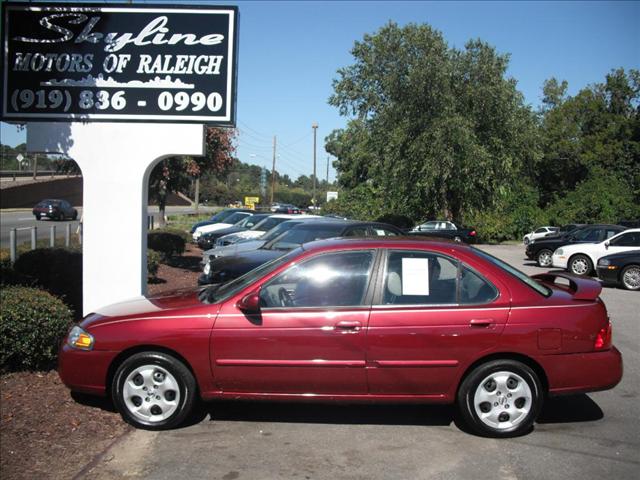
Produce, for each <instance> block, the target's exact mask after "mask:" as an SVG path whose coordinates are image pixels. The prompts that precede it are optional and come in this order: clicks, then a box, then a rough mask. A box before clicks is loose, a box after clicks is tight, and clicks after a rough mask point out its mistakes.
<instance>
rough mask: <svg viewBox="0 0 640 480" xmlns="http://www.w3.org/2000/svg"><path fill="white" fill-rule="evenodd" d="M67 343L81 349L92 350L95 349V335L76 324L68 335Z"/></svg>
mask: <svg viewBox="0 0 640 480" xmlns="http://www.w3.org/2000/svg"><path fill="white" fill-rule="evenodd" d="M67 345H69V346H70V347H72V348H77V349H79V350H91V349H93V335H91V334H89V333H87V332H85V331H84V330H83V329H82V328H81V327H79V326H77V325H76V326H75V327H73V328H72V329H71V331H70V332H69V335H68V336H67Z"/></svg>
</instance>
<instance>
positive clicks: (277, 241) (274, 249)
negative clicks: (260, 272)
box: [198, 220, 402, 285]
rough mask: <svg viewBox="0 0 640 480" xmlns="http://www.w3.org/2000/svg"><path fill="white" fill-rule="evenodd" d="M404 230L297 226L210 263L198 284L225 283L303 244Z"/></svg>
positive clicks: (342, 224) (349, 224)
mask: <svg viewBox="0 0 640 480" xmlns="http://www.w3.org/2000/svg"><path fill="white" fill-rule="evenodd" d="M398 235H402V230H400V229H399V228H397V227H394V226H393V225H388V224H386V223H378V222H356V221H348V220H331V221H329V220H323V221H320V220H318V221H315V222H306V223H302V224H300V225H296V226H295V227H293V228H292V229H291V230H289V231H287V232H286V233H283V234H282V235H280V236H279V237H276V238H274V239H273V240H271V241H270V242H268V243H266V244H264V245H263V246H262V247H260V248H258V249H257V250H253V251H251V252H244V253H241V254H238V255H235V256H233V257H219V258H215V259H213V260H211V259H210V260H209V262H207V264H206V265H205V266H204V269H203V273H202V275H200V277H199V278H198V285H208V284H211V283H225V282H228V281H230V280H233V279H234V278H237V277H239V276H241V275H244V274H245V273H247V272H248V271H249V270H252V269H254V268H256V267H258V266H260V265H262V264H263V263H266V262H268V261H269V260H273V259H274V258H277V257H280V256H282V255H284V253H285V252H288V251H289V250H293V249H294V248H298V247H299V246H300V245H302V244H303V243H307V242H312V241H314V240H318V239H322V238H333V237H370V236H398Z"/></svg>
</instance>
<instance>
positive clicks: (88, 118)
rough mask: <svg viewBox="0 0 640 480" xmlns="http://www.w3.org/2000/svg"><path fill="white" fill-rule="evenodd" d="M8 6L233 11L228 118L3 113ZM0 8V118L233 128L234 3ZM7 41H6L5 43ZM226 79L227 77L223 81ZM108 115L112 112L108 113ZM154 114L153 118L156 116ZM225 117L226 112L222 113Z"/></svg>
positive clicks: (64, 4) (52, 4)
mask: <svg viewBox="0 0 640 480" xmlns="http://www.w3.org/2000/svg"><path fill="white" fill-rule="evenodd" d="M12 7H18V8H20V9H22V10H33V9H48V8H61V7H62V8H91V9H99V10H105V9H128V10H153V9H162V10H175V11H179V10H222V11H229V12H230V13H231V12H233V21H230V22H229V27H230V28H233V35H230V38H229V44H230V48H232V49H233V50H232V54H231V56H230V60H231V66H230V68H229V73H228V75H231V94H230V95H228V98H227V102H228V104H229V105H230V108H229V119H228V120H226V119H225V118H224V117H223V118H222V120H221V119H220V117H211V119H210V120H202V119H198V120H195V119H193V118H189V117H188V116H182V115H181V116H179V117H178V116H174V118H166V117H165V118H150V119H149V118H131V117H130V116H126V115H122V116H121V117H119V118H113V117H111V118H96V117H95V116H96V115H101V114H91V113H87V114H80V115H78V114H59V113H52V114H49V115H52V116H51V117H48V116H45V115H47V114H38V115H37V117H34V116H25V115H21V114H9V113H8V112H7V106H8V105H7V104H5V100H6V99H7V98H8V92H7V91H6V88H7V85H8V75H9V69H8V68H7V67H8V65H6V64H5V61H6V59H5V56H6V54H7V51H6V50H8V38H5V36H6V35H8V31H9V29H8V13H7V12H8V10H10V9H11V8H12ZM0 8H2V15H1V17H0V22H1V23H0V26H1V28H2V38H0V67H2V69H3V71H4V74H3V75H2V78H0V81H1V82H2V85H0V120H1V121H3V122H5V123H30V122H82V123H93V122H103V123H112V122H118V123H197V124H204V125H209V126H219V127H235V126H236V109H237V93H238V91H237V86H238V49H239V45H238V38H239V34H238V26H239V23H240V22H239V15H240V13H239V10H238V7H237V6H235V5H185V4H181V3H179V4H177V5H176V4H169V5H167V4H147V3H145V4H140V5H137V4H135V5H134V4H130V3H69V2H60V3H55V2H46V3H45V2H42V3H40V2H38V3H27V2H3V1H2V0H0ZM5 40H7V42H5ZM228 81H229V78H227V82H228ZM110 115H112V114H110ZM158 116H159V115H156V116H155V117H158ZM225 117H226V115H225Z"/></svg>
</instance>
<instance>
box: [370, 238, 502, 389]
mask: <svg viewBox="0 0 640 480" xmlns="http://www.w3.org/2000/svg"><path fill="white" fill-rule="evenodd" d="M384 263H385V267H384V270H383V273H382V281H379V282H377V283H378V290H377V294H376V296H375V297H374V303H373V306H372V310H371V316H370V319H369V331H368V334H367V367H368V368H367V374H368V380H369V390H370V392H371V393H372V394H387V395H428V396H433V397H438V396H441V395H442V394H443V393H444V392H446V391H447V390H448V388H449V387H450V385H451V382H452V381H453V379H454V378H457V377H458V375H459V374H460V370H461V369H463V368H466V365H467V364H468V362H469V361H470V359H474V358H477V357H478V356H480V355H481V354H482V352H483V351H485V350H488V349H490V348H491V347H493V346H494V345H495V344H496V343H497V341H498V339H499V336H500V334H501V333H502V330H503V329H504V326H505V323H506V321H507V317H508V314H509V295H508V293H507V292H506V291H504V287H503V290H501V289H500V288H498V287H497V286H496V285H495V284H493V283H492V282H490V281H489V280H487V279H486V278H485V277H483V275H481V274H480V273H478V272H477V271H475V270H473V269H472V268H470V267H469V266H467V265H463V264H461V263H460V262H458V261H457V260H456V259H454V258H452V257H448V256H445V255H441V254H438V253H435V252H427V251H408V250H397V251H393V250H392V251H389V252H388V253H387V255H386V259H385V260H384Z"/></svg>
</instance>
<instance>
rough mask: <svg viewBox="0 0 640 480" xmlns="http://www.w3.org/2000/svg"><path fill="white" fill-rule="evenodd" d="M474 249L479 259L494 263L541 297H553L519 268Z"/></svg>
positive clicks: (545, 288)
mask: <svg viewBox="0 0 640 480" xmlns="http://www.w3.org/2000/svg"><path fill="white" fill-rule="evenodd" d="M472 248H473V252H474V253H475V254H476V255H478V256H479V257H482V258H484V259H485V260H488V261H490V262H491V263H493V264H494V265H495V266H497V267H498V268H501V269H502V270H504V271H506V272H507V273H509V274H510V275H512V276H514V277H516V278H517V279H518V280H520V281H521V282H522V283H524V284H526V285H527V286H528V287H530V288H532V289H534V290H535V291H536V292H538V293H539V294H540V295H544V296H545V297H548V296H550V295H551V290H550V289H549V288H547V287H545V286H544V285H542V284H540V283H538V282H536V281H535V280H534V279H533V278H531V277H529V276H528V275H527V274H525V273H523V272H521V271H520V270H518V269H517V268H514V267H512V266H511V265H509V264H508V263H506V262H503V261H502V260H500V259H499V258H496V257H494V256H493V255H489V254H488V253H487V252H483V251H482V250H478V249H477V248H475V247H472Z"/></svg>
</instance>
